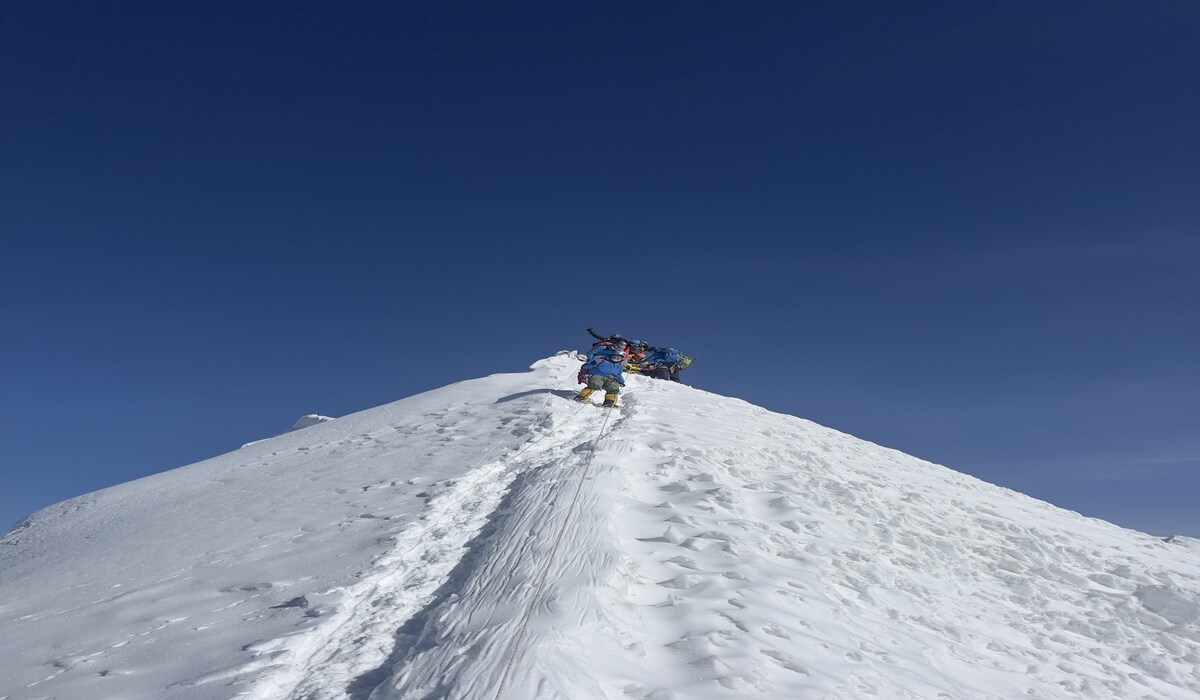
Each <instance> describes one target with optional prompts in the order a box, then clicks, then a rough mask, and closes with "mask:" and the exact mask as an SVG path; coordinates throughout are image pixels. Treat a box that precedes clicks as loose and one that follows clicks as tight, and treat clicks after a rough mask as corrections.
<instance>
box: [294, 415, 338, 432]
mask: <svg viewBox="0 0 1200 700" xmlns="http://www.w3.org/2000/svg"><path fill="white" fill-rule="evenodd" d="M331 420H334V419H333V418H330V417H329V416H322V415H320V414H317V413H309V414H308V415H305V416H300V417H299V418H297V419H296V422H295V423H292V427H291V428H288V430H301V429H303V428H309V427H312V426H314V425H317V424H319V423H328V422H329V421H331Z"/></svg>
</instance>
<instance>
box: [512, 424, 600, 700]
mask: <svg viewBox="0 0 1200 700" xmlns="http://www.w3.org/2000/svg"><path fill="white" fill-rule="evenodd" d="M605 414H606V415H605V416H604V422H603V423H602V424H601V425H600V432H599V433H598V434H597V435H596V441H595V442H594V443H592V449H591V451H590V452H589V453H588V458H587V462H586V463H584V465H583V471H582V473H581V474H580V476H579V485H578V486H576V487H575V496H574V497H573V498H572V499H571V504H570V505H569V506H567V514H566V515H565V516H563V521H562V526H561V527H560V528H559V529H558V536H557V537H555V539H554V546H553V547H552V548H551V549H550V555H549V557H548V558H547V559H546V565H545V566H544V567H542V575H541V576H540V577H539V579H538V584H537V588H536V589H535V590H534V593H533V596H532V597H531V598H530V599H529V608H528V609H527V610H526V611H525V619H524V620H522V622H521V628H520V629H519V630H518V631H517V638H516V640H515V641H513V645H512V651H511V652H509V655H508V661H507V662H506V663H505V664H504V675H502V676H501V677H500V686H499V687H498V688H496V700H500V695H501V694H502V693H503V692H504V687H505V686H506V685H507V684H508V676H509V674H510V673H511V672H512V666H513V662H514V661H515V660H516V658H517V652H518V651H519V650H520V649H521V642H522V640H523V639H524V638H525V632H526V630H528V629H529V621H530V620H531V619H533V610H534V608H535V607H537V603H538V600H540V599H541V597H542V591H543V589H545V587H546V580H547V579H548V578H549V576H550V569H551V568H552V567H553V565H554V560H555V559H556V558H557V556H558V549H559V547H560V546H562V543H563V538H564V537H565V536H566V534H567V525H569V524H570V522H571V515H572V514H573V513H574V512H575V504H576V503H578V502H579V495H580V494H581V493H583V482H584V481H587V475H588V472H589V471H590V470H591V468H592V461H593V460H594V459H595V458H596V447H597V445H599V444H600V440H601V439H603V438H604V431H605V430H607V429H608V420H609V418H612V411H611V410H609V411H606V412H605Z"/></svg>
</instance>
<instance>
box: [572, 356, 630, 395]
mask: <svg viewBox="0 0 1200 700" xmlns="http://www.w3.org/2000/svg"><path fill="white" fill-rule="evenodd" d="M624 365H625V355H624V354H622V353H613V354H611V355H597V356H596V357H594V358H592V359H590V360H588V361H587V362H586V363H584V365H583V368H582V369H580V370H579V378H580V382H581V383H582V382H584V381H585V380H586V383H587V386H585V387H584V388H583V389H581V390H580V391H579V395H578V396H576V397H575V400H576V401H578V402H580V403H589V401H588V398H589V397H590V396H591V395H592V393H593V392H595V391H596V390H597V389H603V390H604V404H603V405H604V406H607V407H609V408H612V407H613V406H616V405H617V394H619V393H620V391H621V387H623V386H625V379H624V378H623V377H622V376H621V371H622V369H623V368H624Z"/></svg>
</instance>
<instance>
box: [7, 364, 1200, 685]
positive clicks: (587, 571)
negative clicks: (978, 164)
mask: <svg viewBox="0 0 1200 700" xmlns="http://www.w3.org/2000/svg"><path fill="white" fill-rule="evenodd" d="M577 368H578V362H576V361H573V360H572V359H570V358H567V357H554V358H548V359H546V360H542V361H540V362H538V363H536V364H535V365H534V366H533V368H532V371H531V372H529V373H523V374H506V375H494V376H492V377H486V378H483V379H478V380H472V381H469V382H461V383H459V384H454V385H451V386H449V387H445V388H443V389H439V390H435V391H432V392H427V393H426V394H422V395H419V396H415V397H412V398H409V399H405V400H403V401H399V402H396V403H394V404H389V405H387V406H382V407H379V408H377V409H371V410H369V411H363V412H361V413H358V414H354V415H351V416H346V417H343V418H339V419H337V420H336V421H329V422H325V423H321V424H319V425H314V426H312V427H309V428H306V429H305V430H302V431H296V432H293V433H288V434H285V435H282V436H278V437H276V438H271V439H268V440H265V441H262V442H261V443H256V444H254V445H252V446H249V447H245V448H243V449H241V450H238V451H236V452H233V453H230V454H229V455H224V456H222V457H218V458H216V459H213V460H209V461H207V462H201V463H198V464H196V465H192V466H190V467H186V468H183V469H178V470H174V471H172V472H167V473H164V474H160V475H157V476H155V477H151V478H149V479H143V480H139V481H136V482H132V483H130V484H125V485H122V486H119V487H114V488H113V489H107V490H105V491H101V492H97V493H95V494H89V495H88V496H84V497H81V498H79V499H73V500H72V501H67V502H65V503H63V504H59V505H58V506H55V507H52V508H50V509H47V510H45V511H42V512H41V513H38V514H36V515H35V516H34V517H33V518H31V519H29V521H28V522H27V523H26V527H24V528H23V529H21V530H19V531H16V532H14V533H11V534H10V535H9V536H8V537H5V538H4V539H3V540H0V543H2V544H3V545H5V546H0V625H2V626H3V628H4V629H5V631H6V634H5V635H4V636H3V638H2V639H0V698H3V699H4V700H33V699H34V698H49V697H54V698H62V699H67V698H88V699H91V698H121V699H122V700H125V699H137V698H147V699H149V698H189V699H191V698H204V699H208V698H212V699H214V700H215V699H217V698H231V697H242V698H254V699H256V700H265V699H266V698H273V699H274V698H290V699H294V700H300V699H301V698H303V699H305V700H318V699H333V698H337V699H339V700H341V699H346V700H367V698H371V699H372V700H396V699H401V698H403V699H415V698H464V699H467V698H506V699H518V698H570V699H571V700H578V699H583V698H646V699H648V700H669V699H677V700H685V699H690V698H700V699H704V698H744V697H764V698H797V697H802V698H847V699H849V698H863V697H879V698H938V697H946V698H972V699H974V698H1017V697H1021V698H1121V699H1122V700H1124V699H1125V698H1195V697H1196V696H1197V695H1198V694H1200V551H1198V550H1197V549H1196V547H1195V541H1194V540H1189V538H1174V541H1171V542H1163V541H1160V540H1158V539H1155V538H1152V537H1149V536H1147V535H1143V534H1141V533H1137V532H1133V531H1129V530H1124V529H1121V528H1118V527H1116V526H1114V525H1111V524H1108V523H1105V522H1102V521H1098V520H1093V519H1088V518H1084V517H1082V516H1080V515H1078V514H1075V513H1071V512H1067V511H1063V510H1061V509H1058V508H1055V507H1053V506H1050V505H1048V504H1045V503H1042V502H1039V501H1036V500H1034V499H1031V498H1028V497H1025V496H1022V495H1020V494H1017V493H1014V492H1012V491H1008V490H1005V489H1001V488H998V487H995V486H992V485H989V484H986V483H983V482H981V481H978V480H976V479H973V478H971V477H968V476H965V475H962V474H959V473H956V472H953V471H951V470H949V469H946V468H944V467H940V466H937V465H933V464H930V463H928V462H924V461H922V460H919V459H916V458H913V457H910V456H908V455H904V454H902V453H899V452H896V451H894V450H889V449H886V448H882V447H879V446H877V445H873V444H871V443H868V442H865V441H862V440H859V439H857V438H853V437H851V436H848V435H845V434H842V433H839V432H837V431H833V430H829V429H827V428H822V427H820V426H818V425H815V424H813V423H811V422H809V421H805V420H801V419H798V418H794V417H791V416H784V415H779V414H774V413H771V412H769V411H766V410H765V409H762V408H758V407H756V406H752V405H750V404H747V403H745V402H742V401H739V400H736V399H729V398H725V397H721V396H716V395H714V394H710V393H707V392H703V391H699V390H696V389H692V388H689V387H686V386H679V385H676V384H672V383H669V382H659V381H654V380H645V379H642V378H638V377H633V378H631V379H630V381H629V388H628V391H627V392H625V396H624V397H623V399H622V406H621V407H620V408H618V409H616V410H614V411H606V410H603V409H599V408H588V407H583V406H579V405H578V404H574V403H572V402H570V401H567V400H565V399H566V398H567V397H569V396H570V394H571V393H572V392H571V391H570V390H571V389H573V387H574V380H573V377H574V372H575V370H576V369H577Z"/></svg>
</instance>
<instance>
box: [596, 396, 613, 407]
mask: <svg viewBox="0 0 1200 700" xmlns="http://www.w3.org/2000/svg"><path fill="white" fill-rule="evenodd" d="M600 405H601V406H604V407H605V408H612V407H613V406H616V405H617V395H616V394H605V395H604V403H602V404H600Z"/></svg>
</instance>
